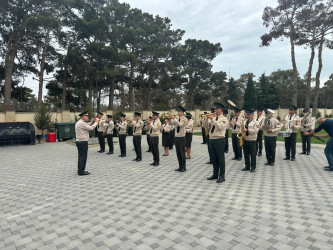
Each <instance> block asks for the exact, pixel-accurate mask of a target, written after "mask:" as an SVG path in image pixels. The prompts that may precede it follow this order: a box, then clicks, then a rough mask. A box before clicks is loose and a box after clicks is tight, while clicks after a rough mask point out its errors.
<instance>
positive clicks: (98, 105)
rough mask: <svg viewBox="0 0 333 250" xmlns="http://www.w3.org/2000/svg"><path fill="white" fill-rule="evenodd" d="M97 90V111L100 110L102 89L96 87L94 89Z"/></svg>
mask: <svg viewBox="0 0 333 250" xmlns="http://www.w3.org/2000/svg"><path fill="white" fill-rule="evenodd" d="M96 91H97V101H96V102H97V104H96V106H97V111H98V112H101V92H102V90H101V89H98V90H96Z"/></svg>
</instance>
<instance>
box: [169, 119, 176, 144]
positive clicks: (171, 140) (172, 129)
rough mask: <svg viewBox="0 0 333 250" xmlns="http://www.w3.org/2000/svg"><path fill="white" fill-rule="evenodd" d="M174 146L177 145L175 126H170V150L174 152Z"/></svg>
mask: <svg viewBox="0 0 333 250" xmlns="http://www.w3.org/2000/svg"><path fill="white" fill-rule="evenodd" d="M173 145H175V126H174V125H170V145H169V149H170V150H173Z"/></svg>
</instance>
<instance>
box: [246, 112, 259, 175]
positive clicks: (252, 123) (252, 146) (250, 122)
mask: <svg viewBox="0 0 333 250" xmlns="http://www.w3.org/2000/svg"><path fill="white" fill-rule="evenodd" d="M245 113H246V118H247V119H246V122H245V126H244V129H243V131H242V132H243V134H244V145H243V151H244V159H245V168H243V169H242V171H248V170H250V172H251V173H253V172H254V171H255V170H256V143H257V135H258V131H259V127H260V125H259V122H257V121H256V120H255V119H253V113H254V110H253V109H247V110H245Z"/></svg>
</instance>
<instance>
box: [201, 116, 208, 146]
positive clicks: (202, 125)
mask: <svg viewBox="0 0 333 250" xmlns="http://www.w3.org/2000/svg"><path fill="white" fill-rule="evenodd" d="M206 115H207V112H206V111H205V112H204V113H203V116H202V117H201V119H200V124H201V135H202V143H201V144H206V143H207V137H206V134H205V119H206Z"/></svg>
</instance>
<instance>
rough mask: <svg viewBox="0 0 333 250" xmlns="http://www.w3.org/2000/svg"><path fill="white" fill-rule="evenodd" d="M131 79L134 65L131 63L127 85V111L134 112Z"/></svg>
mask: <svg viewBox="0 0 333 250" xmlns="http://www.w3.org/2000/svg"><path fill="white" fill-rule="evenodd" d="M133 77H134V63H131V70H130V80H129V85H128V98H129V102H128V103H129V111H134V93H133V92H134V88H133Z"/></svg>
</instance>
